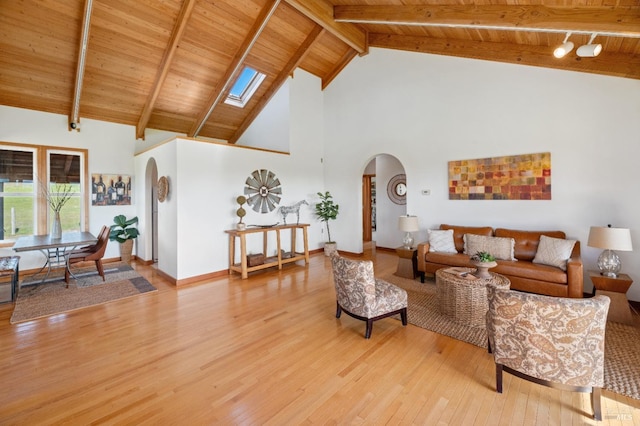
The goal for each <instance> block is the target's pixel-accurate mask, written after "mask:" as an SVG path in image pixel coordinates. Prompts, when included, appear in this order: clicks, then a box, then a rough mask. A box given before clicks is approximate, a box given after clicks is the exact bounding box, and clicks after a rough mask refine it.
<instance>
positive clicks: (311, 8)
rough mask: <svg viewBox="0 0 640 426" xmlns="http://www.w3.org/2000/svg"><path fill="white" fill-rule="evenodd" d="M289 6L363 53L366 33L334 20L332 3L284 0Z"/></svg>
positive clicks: (359, 52)
mask: <svg viewBox="0 0 640 426" xmlns="http://www.w3.org/2000/svg"><path fill="white" fill-rule="evenodd" d="M285 1H286V2H287V3H288V4H289V5H290V6H292V7H293V8H294V9H296V10H297V11H298V12H300V13H302V14H303V15H304V16H306V17H307V18H309V19H311V20H312V21H313V22H315V23H316V24H318V25H320V26H321V27H322V28H324V29H325V30H327V31H328V32H329V33H330V34H332V35H333V36H335V37H337V38H338V39H340V40H341V41H343V42H344V43H346V44H347V45H348V46H350V47H351V48H352V49H354V50H355V51H356V52H358V54H360V55H365V54H366V53H367V52H368V50H369V48H368V46H367V33H366V32H365V31H364V30H362V29H361V28H359V27H357V26H355V25H352V24H350V23H343V22H336V21H335V20H334V19H333V13H334V12H333V5H332V4H331V3H329V2H328V1H326V0H285Z"/></svg>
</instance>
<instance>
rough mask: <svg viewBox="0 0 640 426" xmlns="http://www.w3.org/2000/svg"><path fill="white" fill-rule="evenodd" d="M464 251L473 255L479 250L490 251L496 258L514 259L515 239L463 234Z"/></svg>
mask: <svg viewBox="0 0 640 426" xmlns="http://www.w3.org/2000/svg"><path fill="white" fill-rule="evenodd" d="M463 239H464V252H465V254H468V255H469V256H473V255H474V254H476V253H477V252H479V251H486V252H489V253H491V255H493V257H495V258H496V259H502V260H516V258H515V257H514V256H513V249H514V246H515V244H516V240H514V239H513V238H505V237H485V236H484V235H475V234H464V236H463Z"/></svg>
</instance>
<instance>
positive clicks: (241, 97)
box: [224, 67, 266, 108]
mask: <svg viewBox="0 0 640 426" xmlns="http://www.w3.org/2000/svg"><path fill="white" fill-rule="evenodd" d="M265 77H266V75H264V74H262V73H260V72H258V71H256V70H254V69H253V68H250V67H244V69H243V70H242V72H241V73H240V75H239V76H238V78H237V79H236V82H235V83H233V87H231V91H229V96H227V99H225V101H224V103H225V104H229V105H233V106H237V107H240V108H244V106H245V105H246V103H247V102H249V99H251V96H253V94H254V93H255V92H256V90H258V87H260V84H261V83H262V81H263V80H264V78H265Z"/></svg>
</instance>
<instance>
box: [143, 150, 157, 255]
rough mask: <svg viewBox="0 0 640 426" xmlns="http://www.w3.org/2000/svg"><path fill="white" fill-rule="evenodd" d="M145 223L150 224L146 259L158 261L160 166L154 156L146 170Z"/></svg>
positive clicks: (146, 238) (145, 250)
mask: <svg viewBox="0 0 640 426" xmlns="http://www.w3.org/2000/svg"><path fill="white" fill-rule="evenodd" d="M144 199H145V203H144V205H145V210H144V219H145V223H147V224H149V225H150V226H149V228H148V230H149V231H151V232H145V235H144V236H143V238H144V243H145V244H144V253H143V256H144V259H146V260H151V261H152V262H154V263H155V262H157V261H158V166H157V164H156V160H155V159H154V158H153V157H152V158H150V159H149V161H147V167H146V171H145V193H144Z"/></svg>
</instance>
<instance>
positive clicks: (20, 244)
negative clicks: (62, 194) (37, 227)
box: [13, 231, 98, 282]
mask: <svg viewBox="0 0 640 426" xmlns="http://www.w3.org/2000/svg"><path fill="white" fill-rule="evenodd" d="M97 241H98V239H97V238H96V237H95V236H94V235H93V234H92V233H91V232H86V231H72V232H63V233H62V237H61V238H52V237H51V236H50V235H48V234H47V235H29V236H24V237H20V238H18V239H17V240H16V242H15V244H14V245H13V251H15V252H17V253H20V252H27V251H40V252H41V253H42V254H43V255H44V264H43V265H42V267H41V268H40V269H39V270H38V272H36V273H35V274H33V276H36V275H38V274H39V273H41V272H42V271H44V270H45V269H46V270H47V273H46V274H45V276H44V277H43V278H42V280H41V281H40V282H45V281H46V280H47V278H48V277H49V274H50V273H51V270H52V269H56V268H68V264H67V256H66V254H67V253H69V252H70V251H71V250H74V249H75V248H77V247H81V246H87V245H90V244H95V243H96V242H97Z"/></svg>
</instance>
